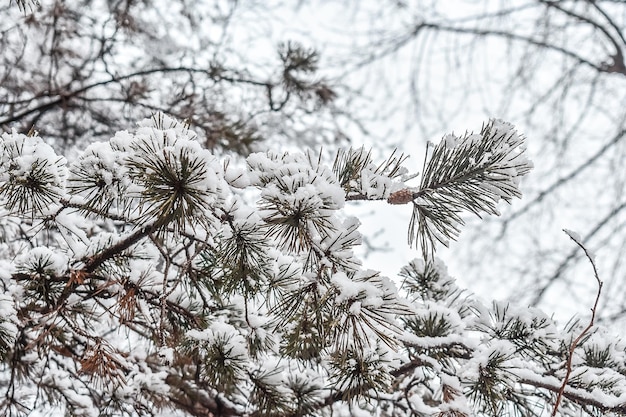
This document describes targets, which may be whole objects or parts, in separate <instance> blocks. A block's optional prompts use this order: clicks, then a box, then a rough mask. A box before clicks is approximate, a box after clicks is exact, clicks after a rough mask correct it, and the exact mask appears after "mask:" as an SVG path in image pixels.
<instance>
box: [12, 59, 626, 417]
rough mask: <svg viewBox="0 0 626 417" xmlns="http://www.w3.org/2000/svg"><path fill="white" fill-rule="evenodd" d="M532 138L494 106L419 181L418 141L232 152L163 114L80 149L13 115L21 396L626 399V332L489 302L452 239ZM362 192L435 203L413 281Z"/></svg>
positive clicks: (21, 403) (426, 403) (493, 401)
mask: <svg viewBox="0 0 626 417" xmlns="http://www.w3.org/2000/svg"><path fill="white" fill-rule="evenodd" d="M297 58H298V57H297V56H291V57H290V58H289V59H297ZM296 81H297V80H295V81H294V82H296ZM524 149H525V148H524V138H523V137H522V136H520V135H519V134H518V133H517V132H516V131H515V129H514V128H513V126H511V125H510V124H508V123H505V122H502V121H498V120H491V121H489V122H488V123H486V124H485V125H484V126H483V128H482V130H481V131H480V133H477V134H465V135H463V136H462V137H456V136H453V135H449V136H446V137H444V139H443V140H442V141H441V142H440V143H438V144H437V145H435V146H434V148H433V149H432V150H431V152H430V153H429V155H427V158H426V160H425V162H424V169H423V173H422V176H421V179H420V181H419V184H418V185H416V186H412V185H411V184H410V180H411V179H412V178H413V177H414V176H411V175H409V174H408V172H409V171H408V170H407V169H406V168H405V163H406V160H407V158H406V156H404V155H402V154H397V153H395V152H394V153H393V154H392V155H391V156H390V157H389V158H388V159H387V160H385V161H383V162H382V163H380V164H375V163H374V162H373V160H372V156H371V153H369V152H367V151H366V150H365V149H363V148H361V149H348V150H342V151H339V152H338V153H337V155H336V158H335V160H334V163H333V164H332V166H329V165H326V164H325V163H324V161H323V158H322V156H321V155H318V154H315V153H313V152H304V153H275V152H266V153H255V154H251V155H250V156H248V157H247V158H246V159H245V161H243V160H239V159H237V157H223V158H221V159H219V158H217V157H216V156H215V155H213V154H212V153H211V152H209V151H208V150H206V149H205V148H203V147H202V146H200V144H199V143H198V142H197V140H196V135H195V133H194V132H193V131H192V130H191V129H190V128H189V126H188V125H186V124H184V123H181V122H179V121H177V120H174V119H172V118H170V117H168V116H165V115H162V114H157V115H154V116H153V117H152V118H151V119H148V120H145V121H143V122H141V123H140V124H139V126H138V127H137V128H136V129H135V130H134V131H132V132H128V131H123V132H119V133H117V134H116V135H115V136H114V137H113V138H111V139H110V140H109V141H108V142H101V143H94V144H92V145H90V146H88V147H87V149H85V150H84V151H83V152H82V153H81V154H80V155H79V156H78V157H76V158H75V159H74V160H72V161H67V160H66V159H65V158H64V157H60V156H58V155H56V154H55V152H54V150H53V149H52V148H51V147H50V146H48V145H46V144H45V142H44V141H43V140H42V139H41V138H38V137H36V136H26V135H22V134H18V133H16V132H12V133H4V134H3V135H2V136H1V138H0V152H1V154H0V203H1V204H0V210H1V211H2V216H1V217H0V250H1V251H2V258H1V259H0V284H1V285H2V287H1V289H2V290H1V292H0V311H1V312H2V314H1V318H0V356H1V358H2V371H1V372H0V390H1V393H2V394H1V396H0V410H1V412H2V413H3V415H7V416H22V415H23V416H27V415H39V414H38V413H40V412H51V413H52V415H69V416H92V415H93V416H100V415H111V416H119V415H126V416H144V415H145V416H160V415H164V416H165V415H168V416H169V415H180V416H185V415H187V416H305V415H316V416H323V415H337V416H344V415H358V414H359V412H362V413H366V414H368V415H369V414H376V415H381V416H421V415H437V416H469V415H505V414H508V413H517V414H518V415H529V416H530V415H540V414H542V412H543V413H547V412H548V410H551V409H552V407H553V406H554V404H555V401H557V395H559V399H558V401H560V402H561V405H560V408H559V413H560V415H564V416H566V415H598V414H600V413H604V414H606V415H609V414H611V413H612V414H614V415H624V414H626V411H625V406H624V404H625V402H626V401H625V399H624V398H623V392H624V390H625V389H626V367H625V366H624V363H625V360H626V345H625V344H624V343H623V342H622V341H621V340H619V338H617V337H615V336H613V335H610V334H609V333H608V332H607V331H606V330H604V329H601V328H599V327H591V326H590V328H589V329H585V332H583V333H581V329H582V328H583V327H584V326H581V325H579V324H577V323H576V322H575V323H573V324H571V325H570V326H569V327H567V328H565V329H560V328H558V327H557V326H556V324H555V323H554V322H553V321H552V320H551V319H550V318H549V317H548V316H546V315H545V314H544V313H542V312H541V311H538V310H536V309H532V308H520V307H515V306H510V305H506V304H504V303H498V302H494V303H493V304H492V305H484V304H482V303H480V302H479V301H477V300H476V299H474V298H473V297H472V295H471V294H470V293H469V292H466V291H464V290H462V289H460V288H458V287H457V285H456V284H455V282H454V280H453V279H452V278H451V277H450V276H449V275H448V273H447V271H446V268H445V266H444V265H443V264H442V262H441V261H439V260H437V259H436V258H435V257H434V252H435V250H436V245H437V244H438V243H447V242H448V241H449V239H454V238H456V237H457V236H458V233H459V232H460V226H461V225H462V224H463V218H462V215H463V213H465V212H468V213H473V214H475V215H478V216H482V215H484V214H497V213H498V211H497V204H498V202H499V201H500V200H504V201H506V202H511V200H512V199H513V197H520V196H521V193H520V191H519V188H518V185H519V180H520V178H521V177H522V176H524V175H526V174H527V173H528V171H529V170H530V168H531V164H530V162H529V161H528V160H527V159H526V158H525V154H524ZM353 200H383V201H385V200H386V201H388V202H389V203H390V204H412V205H413V214H412V217H411V220H410V222H409V241H410V242H411V243H413V242H416V243H417V244H418V245H419V246H420V248H421V250H422V255H423V259H416V260H414V261H412V262H411V263H409V265H407V266H405V267H403V268H402V269H401V271H400V274H399V278H401V280H402V285H401V287H400V288H399V289H398V288H397V287H396V285H395V284H394V281H392V280H391V279H389V278H387V277H384V276H381V275H380V274H379V273H378V272H376V271H372V270H368V269H366V268H364V266H363V262H362V261H361V260H360V259H358V257H357V256H356V255H355V254H354V248H355V247H356V246H358V245H359V244H360V243H361V235H360V234H359V231H358V227H359V222H358V220H357V219H355V218H352V217H349V216H346V215H345V214H344V213H343V211H342V210H343V207H344V206H345V204H346V202H349V201H353ZM591 323H592V324H593V322H591ZM580 334H583V335H584V337H581V338H579V339H576V337H577V336H578V335H580ZM573 340H575V341H576V343H572V341H573ZM570 368H571V370H570ZM566 374H567V377H566ZM563 381H564V382H565V385H563V387H564V388H563V389H562V394H559V390H560V387H561V384H562V383H563ZM542 410H543V411H542Z"/></svg>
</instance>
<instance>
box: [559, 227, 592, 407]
mask: <svg viewBox="0 0 626 417" xmlns="http://www.w3.org/2000/svg"><path fill="white" fill-rule="evenodd" d="M563 231H564V232H565V233H566V234H567V235H568V236H569V237H570V239H572V240H573V241H574V243H576V244H577V245H578V246H579V247H580V248H581V249H582V250H583V251H584V252H585V256H586V257H587V259H589V262H590V263H591V267H592V268H593V274H594V276H595V278H596V281H597V282H598V292H597V294H596V301H595V302H594V303H593V308H592V309H591V319H590V320H589V324H587V327H585V328H584V329H583V331H582V332H581V333H580V334H579V335H578V337H577V338H576V339H574V341H573V342H572V344H571V345H570V348H569V355H568V358H567V371H566V373H565V378H563V383H562V384H561V387H560V388H559V392H558V394H557V397H556V402H555V403H554V408H553V409H552V417H554V416H556V413H557V412H558V410H559V404H560V403H561V400H562V399H563V395H564V393H565V387H566V386H567V382H568V381H569V377H570V374H571V373H572V359H573V358H574V350H575V349H576V347H577V346H578V344H579V343H580V341H581V340H582V338H583V337H584V336H585V335H586V334H587V333H588V332H589V330H590V329H591V328H592V327H593V323H594V320H595V318H596V312H597V309H598V302H599V301H600V294H601V293H602V281H601V280H600V277H599V275H598V269H597V268H596V264H595V261H594V260H593V256H592V255H591V254H590V253H589V251H588V250H587V248H586V247H585V246H584V245H583V244H582V242H581V241H580V240H579V239H578V238H577V237H575V236H574V235H572V233H571V232H569V231H567V230H565V229H564V230H563Z"/></svg>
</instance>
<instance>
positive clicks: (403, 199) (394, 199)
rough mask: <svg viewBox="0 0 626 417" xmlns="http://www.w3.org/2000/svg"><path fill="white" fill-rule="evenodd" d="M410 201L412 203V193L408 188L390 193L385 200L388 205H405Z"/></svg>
mask: <svg viewBox="0 0 626 417" xmlns="http://www.w3.org/2000/svg"><path fill="white" fill-rule="evenodd" d="M411 201H413V191H411V190H410V189H408V188H405V189H403V190H400V191H396V192H395V193H391V195H389V198H388V199H387V202H388V203H389V204H407V203H410V202H411Z"/></svg>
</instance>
